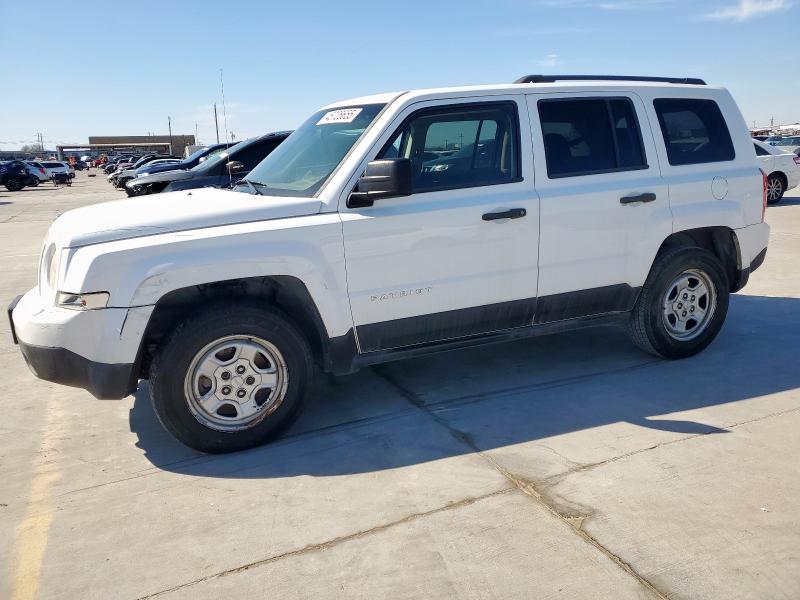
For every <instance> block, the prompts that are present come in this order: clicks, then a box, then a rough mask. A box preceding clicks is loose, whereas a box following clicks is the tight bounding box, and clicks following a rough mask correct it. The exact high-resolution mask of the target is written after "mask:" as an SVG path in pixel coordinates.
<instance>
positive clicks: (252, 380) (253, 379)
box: [244, 375, 256, 385]
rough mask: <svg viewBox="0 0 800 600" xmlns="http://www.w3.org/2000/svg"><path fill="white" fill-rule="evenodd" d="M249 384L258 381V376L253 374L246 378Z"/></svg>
mask: <svg viewBox="0 0 800 600" xmlns="http://www.w3.org/2000/svg"><path fill="white" fill-rule="evenodd" d="M244 382H245V383H246V384H247V385H253V384H254V383H255V382H256V378H255V377H253V376H252V375H248V376H247V379H245V380H244Z"/></svg>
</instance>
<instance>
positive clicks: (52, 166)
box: [42, 162, 64, 169]
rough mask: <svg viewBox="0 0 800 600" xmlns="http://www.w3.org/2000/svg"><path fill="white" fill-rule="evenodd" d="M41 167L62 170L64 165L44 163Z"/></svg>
mask: <svg viewBox="0 0 800 600" xmlns="http://www.w3.org/2000/svg"><path fill="white" fill-rule="evenodd" d="M42 165H44V166H45V167H47V168H48V169H58V168H64V165H63V164H61V163H57V162H46V163H42Z"/></svg>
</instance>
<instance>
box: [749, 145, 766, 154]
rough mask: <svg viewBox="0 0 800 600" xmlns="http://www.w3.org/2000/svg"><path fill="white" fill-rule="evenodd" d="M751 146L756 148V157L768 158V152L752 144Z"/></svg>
mask: <svg viewBox="0 0 800 600" xmlns="http://www.w3.org/2000/svg"><path fill="white" fill-rule="evenodd" d="M753 145H754V146H755V147H756V155H758V156H769V152H767V151H766V150H764V149H763V148H762V147H761V146H759V145H758V144H753Z"/></svg>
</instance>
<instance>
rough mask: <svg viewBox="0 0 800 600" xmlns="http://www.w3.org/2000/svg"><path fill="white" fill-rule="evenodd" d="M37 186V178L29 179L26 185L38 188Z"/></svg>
mask: <svg viewBox="0 0 800 600" xmlns="http://www.w3.org/2000/svg"><path fill="white" fill-rule="evenodd" d="M38 186H39V178H38V177H31V182H30V183H29V184H28V187H38Z"/></svg>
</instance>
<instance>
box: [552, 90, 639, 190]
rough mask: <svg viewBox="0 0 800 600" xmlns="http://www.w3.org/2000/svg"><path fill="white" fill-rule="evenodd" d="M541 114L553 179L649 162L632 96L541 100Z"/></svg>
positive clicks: (619, 168) (626, 168)
mask: <svg viewBox="0 0 800 600" xmlns="http://www.w3.org/2000/svg"><path fill="white" fill-rule="evenodd" d="M539 118H540V120H541V123H542V135H543V137H544V147H545V158H546V160H547V174H548V175H549V176H550V177H551V178H555V177H569V176H576V175H588V174H591V173H607V172H611V171H620V170H629V169H640V168H645V167H646V166H647V163H646V161H645V156H644V150H643V149H642V138H641V135H640V133H639V124H638V122H637V119H636V113H635V111H634V108H633V105H632V104H631V102H630V100H628V99H627V98H613V99H611V98H581V99H570V100H541V101H539Z"/></svg>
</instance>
